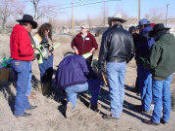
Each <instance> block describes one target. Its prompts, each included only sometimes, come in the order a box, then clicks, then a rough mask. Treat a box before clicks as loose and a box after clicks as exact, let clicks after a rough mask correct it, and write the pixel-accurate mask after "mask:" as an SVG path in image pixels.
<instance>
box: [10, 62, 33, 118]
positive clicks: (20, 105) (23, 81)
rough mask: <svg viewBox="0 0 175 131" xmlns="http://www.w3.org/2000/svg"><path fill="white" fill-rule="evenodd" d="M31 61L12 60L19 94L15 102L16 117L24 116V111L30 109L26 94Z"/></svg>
mask: <svg viewBox="0 0 175 131" xmlns="http://www.w3.org/2000/svg"><path fill="white" fill-rule="evenodd" d="M30 64H31V61H20V60H12V68H13V70H14V71H15V73H16V77H17V78H16V79H17V81H16V86H17V94H16V100H15V110H14V114H15V115H23V114H24V111H25V110H26V109H28V108H30V104H29V101H28V97H27V96H26V92H27V90H28V83H29V79H30V71H31V69H30V67H31V66H30Z"/></svg>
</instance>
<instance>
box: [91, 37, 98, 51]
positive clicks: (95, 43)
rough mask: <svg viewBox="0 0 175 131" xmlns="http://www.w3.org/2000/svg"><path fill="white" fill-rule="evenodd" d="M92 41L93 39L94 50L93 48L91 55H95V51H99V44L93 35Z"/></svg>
mask: <svg viewBox="0 0 175 131" xmlns="http://www.w3.org/2000/svg"><path fill="white" fill-rule="evenodd" d="M91 39H92V45H93V48H92V50H91V51H90V53H92V54H93V53H94V52H95V50H97V49H98V44H97V41H96V39H95V37H94V36H93V35H92V36H91Z"/></svg>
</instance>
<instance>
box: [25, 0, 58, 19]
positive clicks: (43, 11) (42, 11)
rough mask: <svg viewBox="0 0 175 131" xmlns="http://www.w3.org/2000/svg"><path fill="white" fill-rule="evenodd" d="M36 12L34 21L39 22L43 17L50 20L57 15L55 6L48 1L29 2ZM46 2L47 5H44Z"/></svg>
mask: <svg viewBox="0 0 175 131" xmlns="http://www.w3.org/2000/svg"><path fill="white" fill-rule="evenodd" d="M28 1H29V2H30V3H31V4H32V6H33V10H34V19H35V20H39V19H40V18H42V17H47V18H49V17H50V16H51V15H53V14H54V13H55V10H54V7H55V6H53V5H51V4H49V3H48V1H47V0H28ZM44 2H46V3H44Z"/></svg>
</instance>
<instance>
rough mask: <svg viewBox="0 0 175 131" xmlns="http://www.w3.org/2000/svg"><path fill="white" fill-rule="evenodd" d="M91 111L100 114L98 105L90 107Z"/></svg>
mask: <svg viewBox="0 0 175 131" xmlns="http://www.w3.org/2000/svg"><path fill="white" fill-rule="evenodd" d="M90 108H91V110H93V111H95V112H99V109H98V105H90Z"/></svg>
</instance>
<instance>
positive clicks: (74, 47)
mask: <svg viewBox="0 0 175 131" xmlns="http://www.w3.org/2000/svg"><path fill="white" fill-rule="evenodd" d="M71 47H72V49H73V50H74V52H75V54H77V55H79V51H78V49H77V47H76V43H75V38H74V39H73V40H72V42H71Z"/></svg>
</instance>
